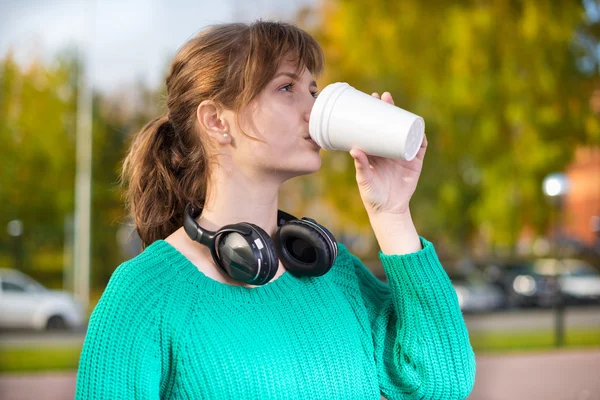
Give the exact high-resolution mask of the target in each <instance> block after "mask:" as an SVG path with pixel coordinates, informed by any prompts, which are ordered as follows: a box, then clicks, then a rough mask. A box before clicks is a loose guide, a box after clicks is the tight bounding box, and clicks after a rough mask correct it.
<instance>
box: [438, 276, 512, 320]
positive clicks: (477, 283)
mask: <svg viewBox="0 0 600 400" xmlns="http://www.w3.org/2000/svg"><path fill="white" fill-rule="evenodd" d="M449 277H450V280H451V281H452V287H453V288H454V291H455V292H456V296H457V298H458V305H459V306H460V309H461V310H462V311H463V312H487V311H493V310H499V309H503V308H505V307H506V296H505V294H504V292H503V291H502V289H500V288H499V287H498V286H497V285H494V284H492V283H490V282H487V281H486V280H485V278H484V276H483V274H482V272H481V271H479V270H477V269H474V270H471V271H470V272H468V273H462V274H460V273H458V274H457V273H453V274H449Z"/></svg>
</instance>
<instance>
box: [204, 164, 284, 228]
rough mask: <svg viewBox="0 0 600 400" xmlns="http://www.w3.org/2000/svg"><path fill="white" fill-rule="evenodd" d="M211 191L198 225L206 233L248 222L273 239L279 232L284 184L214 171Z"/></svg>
mask: <svg viewBox="0 0 600 400" xmlns="http://www.w3.org/2000/svg"><path fill="white" fill-rule="evenodd" d="M215 172H216V173H215V174H214V175H213V179H212V182H211V188H210V189H211V190H210V191H209V192H208V193H209V195H208V197H207V199H206V201H205V204H204V208H203V210H202V214H201V215H200V217H199V219H198V223H199V224H200V226H201V227H202V228H204V229H207V230H210V231H216V230H218V229H220V228H221V227H223V226H225V225H228V224H234V223H239V222H248V223H251V224H254V225H257V226H259V227H260V228H262V229H263V230H264V231H265V232H267V234H269V235H270V236H273V234H274V233H275V232H276V230H277V208H278V200H279V188H280V186H281V184H282V183H283V182H281V181H280V180H274V179H273V177H271V179H270V180H269V179H267V178H265V177H264V176H255V177H252V176H248V175H244V174H241V173H240V170H239V169H237V170H231V171H226V172H225V173H224V172H223V171H222V170H217V171H215Z"/></svg>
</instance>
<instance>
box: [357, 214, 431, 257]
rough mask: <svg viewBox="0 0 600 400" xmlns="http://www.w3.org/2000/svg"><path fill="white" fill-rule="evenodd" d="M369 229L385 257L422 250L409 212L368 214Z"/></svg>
mask: <svg viewBox="0 0 600 400" xmlns="http://www.w3.org/2000/svg"><path fill="white" fill-rule="evenodd" d="M368 215H369V220H370V222H371V227H372V228H373V232H374V233H375V237H376V238H377V242H378V244H379V247H380V249H381V251H382V252H383V253H384V254H387V255H392V254H395V255H404V254H410V253H415V252H417V251H419V250H421V249H422V245H421V239H420V238H419V235H418V233H417V230H416V228H415V225H414V223H413V220H412V216H411V214H410V210H407V211H406V212H402V213H368Z"/></svg>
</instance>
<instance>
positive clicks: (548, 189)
mask: <svg viewBox="0 0 600 400" xmlns="http://www.w3.org/2000/svg"><path fill="white" fill-rule="evenodd" d="M542 187H543V191H544V194H545V195H546V197H547V198H548V199H549V200H550V204H552V206H553V208H554V209H555V212H554V213H553V215H554V217H553V218H551V230H552V242H553V247H554V255H555V257H556V258H558V259H560V257H561V255H562V252H561V251H560V244H559V241H560V237H561V235H562V234H563V215H564V212H563V209H564V202H565V197H566V195H567V193H568V192H569V179H568V178H567V176H566V175H565V174H561V173H555V174H550V175H548V176H547V177H546V178H545V179H544V182H543V184H542ZM555 273H556V275H555V279H556V281H555V282H556V292H555V300H554V310H555V314H554V315H555V318H554V321H555V324H554V326H555V340H556V347H561V346H563V345H564V338H565V302H564V297H563V294H562V288H561V285H560V273H561V271H560V268H557V269H556V271H555Z"/></svg>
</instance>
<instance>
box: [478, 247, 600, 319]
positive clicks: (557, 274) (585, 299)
mask: <svg viewBox="0 0 600 400" xmlns="http://www.w3.org/2000/svg"><path fill="white" fill-rule="evenodd" d="M475 267H476V269H478V270H480V271H482V273H483V275H484V277H485V279H486V281H488V282H490V283H493V284H495V285H496V286H498V287H499V288H501V290H502V291H503V292H504V293H505V295H506V299H507V305H508V307H511V308H519V307H551V306H552V305H554V304H556V302H557V301H559V300H560V301H564V303H565V304H598V303H600V272H599V271H598V270H597V269H595V268H594V267H593V266H591V265H590V264H589V263H587V262H585V261H582V260H578V259H573V258H566V259H557V258H539V259H532V260H518V261H515V260H511V261H507V260H495V261H487V262H477V263H475ZM559 295H560V296H559Z"/></svg>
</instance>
